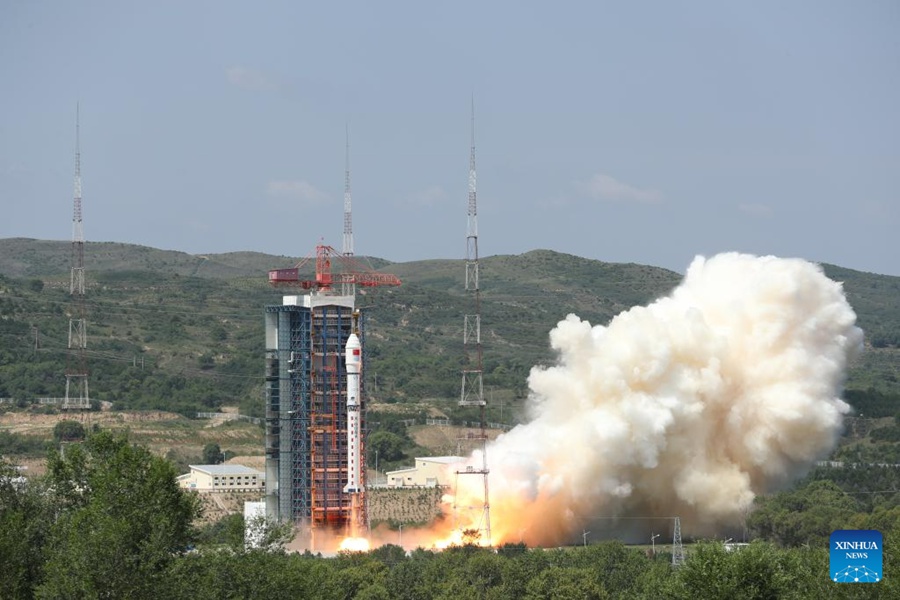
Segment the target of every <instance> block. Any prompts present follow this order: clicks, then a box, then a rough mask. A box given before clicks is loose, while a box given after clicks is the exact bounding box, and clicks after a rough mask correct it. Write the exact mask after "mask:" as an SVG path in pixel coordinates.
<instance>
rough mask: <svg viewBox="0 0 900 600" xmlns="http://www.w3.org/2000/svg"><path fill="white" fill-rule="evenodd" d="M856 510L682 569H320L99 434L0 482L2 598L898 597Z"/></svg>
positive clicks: (892, 575)
mask: <svg viewBox="0 0 900 600" xmlns="http://www.w3.org/2000/svg"><path fill="white" fill-rule="evenodd" d="M63 433H65V432H63V431H60V435H63ZM841 496H844V499H841ZM848 498H849V497H848V495H846V494H842V491H841V490H840V489H839V488H837V486H836V485H835V484H833V483H831V482H813V483H811V484H809V485H808V486H806V489H804V490H802V491H797V492H796V493H795V494H794V495H785V496H780V497H778V496H776V497H773V498H770V499H768V500H767V501H766V502H768V504H766V503H763V504H762V505H761V506H758V507H757V510H756V512H755V513H754V514H753V515H752V516H753V517H754V518H756V515H757V514H759V513H766V512H768V513H769V514H771V515H779V516H780V518H783V519H787V520H790V519H792V518H793V519H798V520H801V521H803V520H805V521H806V523H807V529H806V530H802V529H801V530H800V531H799V532H798V533H796V534H795V535H793V536H790V537H789V536H786V535H784V534H783V533H782V530H781V529H778V530H775V529H773V530H772V531H771V532H763V531H762V529H761V528H760V527H761V525H760V523H762V522H763V517H764V516H765V514H761V515H760V517H759V518H758V519H757V520H755V521H753V522H751V527H753V528H758V529H759V532H760V534H761V535H763V536H764V537H766V538H768V541H766V540H760V541H755V542H753V543H751V544H749V545H748V546H745V547H740V548H738V549H734V550H733V551H728V549H727V548H726V547H725V546H724V545H723V544H722V543H721V542H704V543H699V544H694V545H691V546H689V547H687V548H686V559H685V562H684V564H683V565H681V566H679V567H677V568H676V567H673V566H672V564H671V555H670V554H668V553H658V554H653V553H652V552H650V551H648V550H647V549H637V548H629V547H626V546H625V545H624V544H622V543H620V542H603V543H598V544H591V545H588V546H583V547H582V546H576V547H572V548H563V549H550V550H541V549H530V548H526V547H525V546H524V545H522V544H507V545H504V546H502V547H500V548H497V549H484V548H478V547H474V546H466V547H459V548H451V549H449V550H445V551H432V550H426V549H417V550H413V551H411V552H406V551H404V550H403V549H402V548H400V547H398V546H393V545H386V546H382V547H379V548H377V549H375V550H373V551H371V552H368V553H353V554H342V555H339V556H337V557H333V558H325V557H322V556H318V555H312V554H309V553H306V554H287V553H285V552H284V551H283V549H282V548H283V546H282V545H280V543H283V541H284V539H283V538H280V537H278V535H276V536H274V537H267V538H266V539H267V541H269V542H271V544H270V546H269V548H270V549H269V550H267V551H262V550H247V549H245V548H244V546H243V543H242V539H241V535H240V532H241V518H240V516H232V517H226V519H224V520H223V521H222V522H221V523H219V524H216V525H214V526H211V527H207V528H205V529H204V530H203V531H202V532H201V531H198V530H196V529H195V528H194V525H193V524H194V522H195V520H196V518H197V517H198V516H199V512H200V508H199V503H198V502H197V497H196V496H195V495H193V494H192V493H189V492H184V491H182V490H180V489H179V488H178V486H177V483H176V472H175V470H174V468H173V467H172V465H171V463H169V462H168V461H166V460H165V459H162V458H160V457H157V456H154V455H152V454H151V453H150V452H148V451H147V450H146V449H144V448H141V447H138V446H134V445H131V444H130V443H129V442H128V440H127V438H126V437H124V436H116V435H113V434H111V433H109V432H106V431H99V432H94V433H91V434H88V436H87V438H86V439H85V441H84V442H83V443H72V444H69V445H67V446H66V452H65V455H62V454H59V453H57V452H55V451H54V452H51V453H50V456H49V459H48V474H47V476H46V477H45V478H43V479H34V480H29V481H28V483H27V484H26V483H23V481H22V479H21V478H20V477H18V475H17V473H16V472H15V471H13V470H11V469H9V468H0V590H2V597H3V598H10V599H30V598H42V599H49V598H54V599H56V598H64V599H65V598H72V599H75V598H79V599H81V598H133V599H143V598H148V599H153V600H164V599H169V598H172V599H178V598H188V597H190V598H201V599H206V598H209V599H221V598H235V599H237V598H266V599H267V600H277V599H280V598H285V599H287V598H322V599H326V600H330V599H335V600H338V599H341V600H343V599H354V598H355V599H369V600H371V599H402V600H420V599H430V598H435V599H445V598H446V599H448V600H449V599H454V600H457V599H459V598H491V599H497V600H500V599H506V598H510V599H521V598H525V599H544V598H560V599H568V598H579V599H581V598H587V599H603V598H638V599H641V598H646V599H650V598H653V599H657V598H670V599H685V600H688V599H689V600H694V599H696V598H747V599H753V598H760V599H762V598H789V599H792V598H796V599H801V598H887V597H900V519H897V518H896V517H897V515H896V510H894V511H893V512H890V511H889V512H885V511H882V510H880V508H883V507H877V508H876V510H875V511H874V512H873V513H871V514H870V515H856V514H855V513H853V514H851V513H852V511H853V510H856V509H857V508H858V507H856V506H855V505H853V504H852V503H851V502H850V501H852V499H850V500H848ZM816 506H823V507H824V509H823V510H819V511H817V510H815V508H816ZM823 515H824V517H823ZM772 522H775V520H772ZM872 526H877V527H876V528H878V529H879V530H881V531H882V532H883V533H884V535H885V539H884V544H883V550H884V573H883V580H882V581H881V582H879V583H875V584H860V585H848V584H839V583H834V582H832V581H831V577H830V575H829V566H828V565H829V552H828V545H827V540H825V539H824V537H823V536H825V535H827V532H829V531H830V530H831V529H832V528H853V527H860V528H866V527H872ZM275 529H277V528H275ZM785 531H787V530H785ZM279 535H280V534H279Z"/></svg>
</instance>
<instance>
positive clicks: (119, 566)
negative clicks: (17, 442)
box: [36, 431, 200, 598]
mask: <svg viewBox="0 0 900 600" xmlns="http://www.w3.org/2000/svg"><path fill="white" fill-rule="evenodd" d="M47 466H48V476H47V477H48V484H49V488H50V489H52V490H53V491H54V497H53V498H52V501H53V502H54V504H55V506H56V507H57V508H58V510H59V511H60V512H59V517H58V519H57V520H56V522H55V523H54V524H53V526H52V528H51V532H50V544H49V549H48V552H47V562H46V564H45V567H44V581H43V583H42V584H41V585H40V586H39V587H38V589H37V594H36V595H37V597H39V598H96V597H100V596H103V597H112V598H154V597H155V592H154V590H155V589H156V588H157V587H158V586H159V585H161V584H162V582H163V580H164V579H165V573H166V569H167V568H168V565H169V564H170V563H171V562H172V561H173V560H174V559H175V557H176V556H178V555H179V554H182V553H183V552H185V551H186V549H187V548H188V546H189V545H190V544H191V543H192V542H193V538H194V532H193V529H192V526H191V525H192V521H193V520H194V518H195V517H197V516H199V514H200V503H199V499H198V498H197V497H196V496H195V495H194V494H190V493H187V492H184V491H182V490H181V489H180V488H179V487H178V483H177V481H176V473H175V469H174V467H173V466H172V464H171V463H169V462H168V461H166V460H165V459H163V458H160V457H157V456H154V455H152V454H151V453H150V451H149V450H147V449H146V448H142V447H139V446H133V445H131V444H129V443H128V439H127V437H126V436H125V435H113V434H112V433H110V432H107V431H101V432H99V433H96V434H93V435H91V436H89V437H88V438H87V439H86V440H85V443H84V444H78V445H74V446H71V447H69V448H67V450H66V454H65V456H62V455H61V454H60V453H58V452H55V451H52V452H51V453H50V456H49V458H48V461H47Z"/></svg>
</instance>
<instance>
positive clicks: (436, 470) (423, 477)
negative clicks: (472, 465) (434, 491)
mask: <svg viewBox="0 0 900 600" xmlns="http://www.w3.org/2000/svg"><path fill="white" fill-rule="evenodd" d="M464 460H466V459H465V458H463V457H462V456H421V457H419V458H417V459H416V465H415V466H414V467H409V468H407V469H399V470H397V471H388V472H387V473H386V474H385V475H386V476H387V485H388V487H436V486H439V485H440V486H444V485H451V484H452V483H453V475H454V472H455V471H454V468H453V465H456V464H459V465H460V467H461V466H462V462H463V461H464Z"/></svg>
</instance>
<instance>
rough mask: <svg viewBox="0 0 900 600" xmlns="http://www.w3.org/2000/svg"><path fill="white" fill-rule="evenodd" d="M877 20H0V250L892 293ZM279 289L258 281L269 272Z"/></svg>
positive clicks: (827, 12) (444, 7) (886, 40)
mask: <svg viewBox="0 0 900 600" xmlns="http://www.w3.org/2000/svg"><path fill="white" fill-rule="evenodd" d="M898 32H900V3H898V2H895V1H893V0H872V1H866V2H850V1H840V2H836V1H829V0H822V1H813V0H809V1H799V0H798V1H794V2H775V1H763V2H718V1H708V2H706V1H688V2H661V1H660V2H640V1H638V2H628V3H626V2H618V3H612V2H554V3H550V2H542V3H536V2H511V1H510V2H441V3H437V2H390V1H385V2H277V1H271V2H253V3H251V2H242V3H237V2H201V1H194V2H165V1H163V2H129V1H122V2H119V1H107V2H99V1H85V2H62V1H57V2H33V1H26V0H5V1H4V2H2V3H0V80H2V81H3V93H2V94H0V204H2V207H3V214H2V218H0V237H34V238H40V239H59V240H68V239H71V219H72V175H73V152H74V142H75V140H74V137H75V136H74V128H75V127H74V122H75V106H76V102H77V103H80V106H81V152H82V178H83V182H84V184H83V185H84V194H83V195H84V231H85V238H86V239H87V241H88V242H91V241H118V242H130V243H137V244H143V245H147V246H153V247H157V248H164V249H172V250H182V251H186V252H190V253H195V254H196V253H212V252H228V251H237V250H255V251H260V252H268V253H272V254H283V255H288V256H305V255H307V254H308V253H309V252H310V251H311V250H312V249H313V247H314V246H315V244H316V243H318V242H319V240H320V239H324V241H325V242H326V243H329V244H331V245H334V246H335V247H337V248H340V245H341V230H342V224H343V216H342V212H343V185H344V129H345V125H346V124H348V123H349V127H350V131H351V163H352V178H353V209H354V210H353V219H354V236H355V249H356V253H357V254H367V255H373V256H379V257H383V258H387V259H390V260H395V261H408V260H416V259H428V258H463V257H464V256H465V235H466V193H467V177H468V160H469V110H470V98H471V96H472V95H473V94H474V97H475V103H476V121H477V124H476V145H477V160H478V207H479V217H478V218H479V234H480V237H479V248H480V251H481V255H482V256H490V255H495V254H517V253H521V252H526V251H528V250H532V249H536V248H549V249H553V250H557V251H560V252H567V253H571V254H576V255H579V256H585V257H589V258H595V259H600V260H604V261H611V262H637V263H644V264H651V265H656V266H662V267H667V268H670V269H673V270H676V271H681V272H683V271H684V269H685V267H686V266H687V264H688V263H689V262H690V260H691V258H692V257H693V256H694V255H696V254H705V255H711V254H715V253H717V252H722V251H730V250H738V251H744V252H751V253H755V254H775V255H778V256H799V257H802V258H807V259H810V260H814V261H820V262H830V263H836V264H839V265H842V266H846V267H850V268H854V269H860V270H864V271H873V272H878V273H886V274H893V275H900V261H898V257H900V234H898V230H900V109H898V107H900V35H898ZM274 266H279V265H274Z"/></svg>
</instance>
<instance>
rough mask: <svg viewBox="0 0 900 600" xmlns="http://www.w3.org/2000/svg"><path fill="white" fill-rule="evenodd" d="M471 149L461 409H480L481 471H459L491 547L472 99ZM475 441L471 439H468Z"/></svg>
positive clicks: (483, 533) (473, 103)
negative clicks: (470, 486) (477, 500)
mask: <svg viewBox="0 0 900 600" xmlns="http://www.w3.org/2000/svg"><path fill="white" fill-rule="evenodd" d="M471 142H472V143H471V149H470V153H469V198H468V210H467V227H466V277H465V286H466V293H467V295H468V296H470V297H471V300H472V313H471V314H467V315H465V317H464V322H463V348H464V350H465V354H466V365H465V367H464V369H463V371H462V392H461V394H460V400H459V405H460V406H478V407H479V408H480V409H481V412H480V431H479V434H478V436H477V438H476V439H477V440H478V441H480V443H481V461H482V462H481V468H477V469H471V470H469V469H466V470H465V471H457V476H459V475H478V476H481V478H482V479H483V481H484V502H483V504H482V517H481V526H480V527H479V533H480V535H481V540H482V542H483V543H485V544H486V545H488V546H490V545H491V505H490V496H489V491H488V474H489V473H490V471H489V469H488V464H487V432H486V427H485V406H486V405H487V403H486V402H485V400H484V369H483V360H482V358H483V355H482V346H481V286H480V283H479V265H478V202H477V194H476V175H475V99H474V98H473V99H472V118H471ZM467 439H472V438H467Z"/></svg>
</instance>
